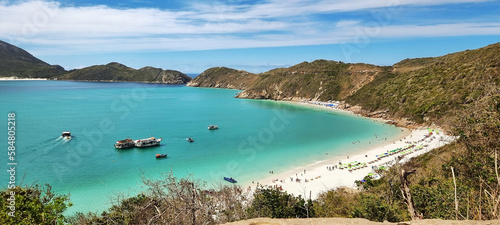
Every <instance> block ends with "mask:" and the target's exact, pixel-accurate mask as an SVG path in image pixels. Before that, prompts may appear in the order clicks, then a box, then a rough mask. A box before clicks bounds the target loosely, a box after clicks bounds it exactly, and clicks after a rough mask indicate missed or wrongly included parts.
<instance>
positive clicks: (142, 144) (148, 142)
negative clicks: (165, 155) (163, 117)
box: [135, 137, 162, 148]
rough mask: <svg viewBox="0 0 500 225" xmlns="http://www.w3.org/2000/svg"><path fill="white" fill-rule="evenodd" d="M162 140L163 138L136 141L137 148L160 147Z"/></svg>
mask: <svg viewBox="0 0 500 225" xmlns="http://www.w3.org/2000/svg"><path fill="white" fill-rule="evenodd" d="M161 140H162V139H161V138H155V137H150V138H145V139H139V140H136V141H135V147H138V148H145V147H153V146H158V145H160V142H161Z"/></svg>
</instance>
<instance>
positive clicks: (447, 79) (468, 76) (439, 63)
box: [191, 43, 500, 123]
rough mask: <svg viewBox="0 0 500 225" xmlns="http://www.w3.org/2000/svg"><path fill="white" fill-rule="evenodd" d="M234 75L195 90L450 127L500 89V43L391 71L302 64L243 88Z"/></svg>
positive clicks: (215, 74) (202, 81)
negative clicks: (320, 104)
mask: <svg viewBox="0 0 500 225" xmlns="http://www.w3.org/2000/svg"><path fill="white" fill-rule="evenodd" d="M228 71H232V72H233V73H230V72H228ZM235 71H237V70H232V69H228V68H211V69H209V70H207V71H205V72H204V73H203V74H202V75H200V76H199V77H197V79H195V80H193V81H192V82H191V84H196V85H191V86H204V87H221V88H238V89H244V91H243V92H241V93H240V94H239V95H238V97H240V98H253V99H274V100H299V99H307V100H320V101H327V100H338V101H345V102H346V103H347V104H346V106H347V107H351V109H352V110H353V111H357V112H358V113H362V114H365V115H368V116H370V115H375V114H376V115H377V116H381V117H387V118H397V119H399V118H408V119H410V120H412V121H415V122H417V123H423V122H426V121H432V122H439V123H446V122H445V121H443V120H444V119H446V118H448V117H449V115H450V113H452V112H453V113H455V111H456V110H461V109H462V108H464V107H465V106H466V105H467V104H469V103H471V102H472V101H475V100H477V98H478V97H480V96H483V95H484V94H485V93H484V90H485V87H488V86H491V85H494V86H499V85H500V76H499V73H500V43H497V44H492V45H489V46H486V47H483V48H480V49H476V50H467V51H463V52H458V53H453V54H449V55H445V56H441V57H432V58H418V59H406V60H403V61H401V62H399V63H397V64H395V65H393V66H387V67H381V66H375V65H368V64H348V63H342V62H336V61H327V60H316V61H314V62H310V63H309V62H303V63H300V64H297V65H294V66H292V67H289V68H279V69H274V70H271V71H268V72H265V73H261V74H256V75H253V74H252V75H251V78H252V79H251V82H246V83H245V84H246V85H241V83H242V82H241V81H240V80H238V79H239V76H235V75H234V73H236V72H235ZM194 82H195V83H194ZM352 106H356V107H352ZM381 112H382V113H381ZM380 113H381V114H380Z"/></svg>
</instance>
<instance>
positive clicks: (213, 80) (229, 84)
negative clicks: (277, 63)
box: [187, 67, 259, 90]
mask: <svg viewBox="0 0 500 225" xmlns="http://www.w3.org/2000/svg"><path fill="white" fill-rule="evenodd" d="M258 79H259V76H258V75H257V74H253V73H249V72H246V71H243V70H235V69H230V68H227V67H213V68H210V69H207V70H205V71H204V72H203V73H201V74H200V75H198V76H197V77H195V78H194V79H193V80H191V81H190V82H189V83H188V84H187V86H190V87H212V88H228V89H240V90H244V89H247V88H249V87H251V86H253V85H254V84H255V82H256V81H257V80H258Z"/></svg>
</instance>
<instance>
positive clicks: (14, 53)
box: [0, 41, 66, 78]
mask: <svg viewBox="0 0 500 225" xmlns="http://www.w3.org/2000/svg"><path fill="white" fill-rule="evenodd" d="M65 72H66V70H64V68H62V67H61V66H58V65H50V64H48V63H46V62H44V61H42V60H40V59H38V58H36V57H34V56H33V55H31V54H30V53H28V52H27V51H25V50H23V49H21V48H18V47H16V46H14V45H11V44H9V43H7V42H4V41H0V77H11V76H16V77H19V78H49V77H58V76H59V75H61V74H64V73H65Z"/></svg>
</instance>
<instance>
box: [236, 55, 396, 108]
mask: <svg viewBox="0 0 500 225" xmlns="http://www.w3.org/2000/svg"><path fill="white" fill-rule="evenodd" d="M386 70H387V68H384V67H378V66H374V65H368V64H346V63H342V62H336V61H327V60H316V61H314V62H311V63H308V62H303V63H300V64H297V65H295V66H292V67H289V68H279V69H274V70H271V71H268V72H265V73H262V74H259V80H258V81H257V82H256V83H255V85H253V86H251V87H250V88H248V89H246V90H245V91H243V92H242V93H240V94H239V95H238V97H240V98H254V99H276V100H293V99H311V100H323V101H326V100H343V99H345V98H347V97H348V96H350V95H351V94H353V93H355V92H356V91H357V90H359V89H360V88H361V87H363V86H364V85H366V84H367V83H369V82H371V81H372V80H373V79H375V77H377V76H378V75H379V74H380V73H383V72H384V71H386Z"/></svg>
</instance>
